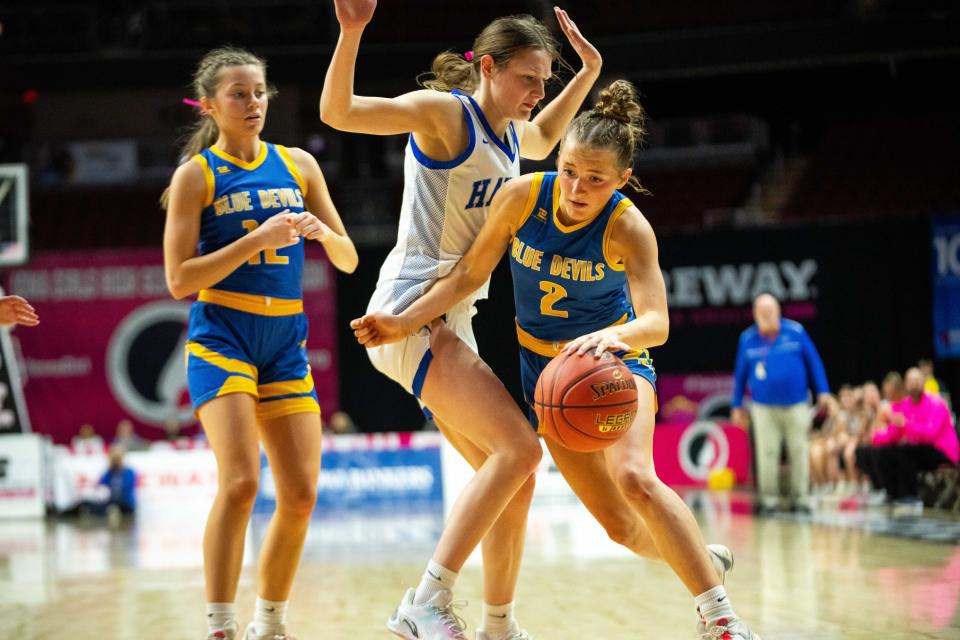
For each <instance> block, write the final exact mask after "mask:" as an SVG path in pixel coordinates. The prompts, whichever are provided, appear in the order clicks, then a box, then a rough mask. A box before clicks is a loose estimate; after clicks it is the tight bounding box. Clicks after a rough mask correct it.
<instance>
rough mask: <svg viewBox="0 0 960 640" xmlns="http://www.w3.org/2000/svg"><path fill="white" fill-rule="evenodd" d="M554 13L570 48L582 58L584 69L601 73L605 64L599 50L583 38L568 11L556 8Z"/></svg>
mask: <svg viewBox="0 0 960 640" xmlns="http://www.w3.org/2000/svg"><path fill="white" fill-rule="evenodd" d="M553 12H554V14H556V16H557V22H558V23H560V29H562V30H563V35H565V36H567V40H568V41H569V42H570V46H571V47H573V50H574V51H576V52H577V55H578V56H580V61H581V62H583V68H584V69H589V70H594V71H599V70H600V67H601V65H602V64H603V58H602V57H601V56H600V52H599V51H597V48H596V47H594V46H593V45H592V44H590V42H589V41H588V40H587V39H586V38H584V37H583V34H582V33H580V29H578V28H577V23H575V22H574V21H573V20H571V19H570V16H569V15H567V12H566V11H564V10H563V9H561V8H560V7H554V8H553Z"/></svg>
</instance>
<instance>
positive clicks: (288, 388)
mask: <svg viewBox="0 0 960 640" xmlns="http://www.w3.org/2000/svg"><path fill="white" fill-rule="evenodd" d="M257 389H258V390H259V391H260V397H261V398H273V397H275V396H288V395H293V394H295V393H296V394H303V393H310V392H311V391H313V376H312V375H310V371H309V370H307V376H306V377H305V378H303V379H302V380H281V381H280V382H268V383H266V384H261V385H260V386H258V387H257Z"/></svg>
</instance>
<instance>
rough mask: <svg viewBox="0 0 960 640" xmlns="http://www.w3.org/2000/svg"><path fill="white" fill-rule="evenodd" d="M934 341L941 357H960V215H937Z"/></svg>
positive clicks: (936, 351) (935, 230)
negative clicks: (938, 216)
mask: <svg viewBox="0 0 960 640" xmlns="http://www.w3.org/2000/svg"><path fill="white" fill-rule="evenodd" d="M931 236H932V238H931V239H932V242H933V265H932V266H933V344H934V351H935V353H936V355H937V357H938V358H960V215H958V216H950V217H942V218H935V219H934V221H933V226H932V227H931Z"/></svg>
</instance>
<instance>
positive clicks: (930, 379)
mask: <svg viewBox="0 0 960 640" xmlns="http://www.w3.org/2000/svg"><path fill="white" fill-rule="evenodd" d="M917 368H918V369H920V372H921V373H923V378H924V381H923V390H924V391H929V392H930V393H933V394H936V395H938V396H940V397H941V398H943V400H944V402H946V403H947V408H948V409H949V408H950V393H949V392H948V391H947V386H946V385H945V384H943V383H942V382H941V381H940V380H939V379H938V378H937V377H936V375H935V374H934V371H933V360H921V361H919V362H918V363H917Z"/></svg>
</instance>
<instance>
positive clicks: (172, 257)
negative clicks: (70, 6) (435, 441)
mask: <svg viewBox="0 0 960 640" xmlns="http://www.w3.org/2000/svg"><path fill="white" fill-rule="evenodd" d="M265 73H266V65H265V63H264V61H263V60H261V59H260V58H258V57H256V56H254V55H252V54H250V53H248V52H246V51H243V50H240V49H232V48H225V49H217V50H215V51H211V52H210V53H208V54H207V55H206V56H205V57H204V58H203V59H202V60H201V61H200V65H199V67H198V69H197V72H196V74H195V76H194V90H195V92H196V97H197V100H199V102H200V104H201V105H202V109H203V111H204V114H205V115H204V117H203V118H202V120H201V122H200V124H199V126H198V127H197V129H196V130H195V132H194V134H193V137H192V138H191V139H190V141H189V142H188V143H187V145H186V148H185V150H184V153H183V154H182V156H181V157H183V158H185V161H184V163H183V164H182V165H181V166H180V167H179V168H178V169H177V171H176V172H175V173H174V175H173V179H172V181H171V183H170V188H169V189H168V190H167V192H165V193H164V197H163V202H164V205H165V207H166V209H167V222H166V229H165V231H164V241H163V246H164V260H165V265H166V276H167V285H168V286H169V288H170V292H171V293H172V294H173V296H174V297H175V298H178V299H179V298H183V297H185V296H189V295H192V294H195V293H199V296H198V300H197V302H195V303H194V304H193V305H192V306H191V308H190V321H189V333H188V341H187V379H188V384H189V388H190V397H191V400H192V401H193V405H194V407H195V409H196V412H197V416H198V417H199V418H200V422H201V423H202V424H203V428H204V430H205V431H206V434H207V439H208V440H209V442H210V446H211V447H212V448H213V452H214V454H215V455H216V458H217V468H218V480H219V486H218V490H217V496H216V499H215V500H214V503H213V507H212V509H211V511H210V516H209V518H208V520H207V528H206V532H205V533H204V542H203V551H204V572H205V576H206V590H207V601H208V605H207V623H208V628H209V630H208V635H207V638H208V639H220V640H231V639H232V638H235V637H238V636H237V634H238V624H237V620H236V613H235V609H234V601H235V599H236V593H237V583H238V580H239V578H240V570H241V562H242V560H243V543H244V538H245V534H246V530H247V523H248V521H249V519H250V514H251V511H252V509H253V502H254V499H255V497H256V495H257V485H258V480H259V477H260V444H261V442H262V444H263V448H264V450H265V451H266V454H267V458H268V460H269V461H270V468H271V469H272V471H273V477H274V480H275V482H276V490H277V510H276V512H275V513H274V514H273V517H272V519H271V521H270V525H269V527H268V529H267V533H266V536H265V538H264V540H263V547H262V549H261V555H260V569H259V577H260V584H259V597H258V598H257V603H256V610H255V613H254V620H253V622H251V623H250V625H249V626H248V627H247V629H246V631H245V633H244V635H243V636H242V637H243V639H244V640H262V639H266V638H269V639H270V640H283V639H288V640H292V639H290V636H288V635H287V634H286V631H285V630H284V616H285V612H286V607H287V600H288V597H289V593H290V589H291V586H292V583H293V578H294V575H295V574H296V570H297V565H298V564H299V561H300V553H301V550H302V548H303V542H304V538H305V536H306V532H307V526H308V524H309V521H310V515H311V513H312V511H313V506H314V502H315V500H316V487H317V474H318V473H319V471H320V447H321V438H320V434H321V425H320V407H319V405H318V403H317V394H316V391H315V390H314V388H313V378H312V377H311V375H310V367H309V365H308V364H307V358H306V341H307V319H306V317H305V316H304V314H303V302H302V283H301V279H302V278H301V275H302V271H303V260H304V243H305V242H306V241H307V240H316V241H319V242H320V243H321V244H322V245H323V247H324V249H325V250H326V252H327V255H328V257H329V258H330V261H331V262H332V263H333V264H334V266H335V267H336V268H338V269H340V270H341V271H346V272H348V273H349V272H351V271H353V270H354V269H355V268H356V265H357V252H356V249H355V248H354V246H353V243H352V242H351V241H350V238H349V237H348V236H347V234H346V232H345V231H344V228H343V223H342V222H341V220H340V216H339V214H338V213H337V210H336V208H334V206H333V202H332V201H331V200H330V195H329V193H328V191H327V187H326V183H325V182H324V179H323V175H322V174H321V172H320V167H319V166H318V165H317V162H316V160H315V159H314V158H313V156H311V155H309V154H308V153H306V152H304V151H301V150H300V149H294V148H290V149H287V148H284V147H281V146H280V145H275V144H270V143H268V142H265V141H263V140H261V139H260V132H261V131H262V130H263V125H264V120H265V118H266V115H267V105H268V95H269V90H268V88H267V84H266V75H265Z"/></svg>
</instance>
